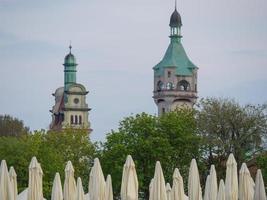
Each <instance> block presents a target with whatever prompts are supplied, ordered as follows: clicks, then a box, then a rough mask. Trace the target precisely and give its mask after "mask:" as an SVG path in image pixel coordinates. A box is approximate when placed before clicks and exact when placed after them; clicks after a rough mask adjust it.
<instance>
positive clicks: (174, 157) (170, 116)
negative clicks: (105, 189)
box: [100, 110, 200, 199]
mask: <svg viewBox="0 0 267 200" xmlns="http://www.w3.org/2000/svg"><path fill="white" fill-rule="evenodd" d="M195 130H196V124H195V120H194V113H193V111H192V110H177V112H172V113H166V114H164V115H163V116H161V117H156V116H151V115H148V114H145V113H142V114H138V115H136V116H130V117H127V118H125V119H124V120H122V121H121V122H120V126H119V129H118V131H112V132H111V133H109V134H108V136H107V141H106V142H105V143H104V144H102V148H103V149H102V151H101V155H100V156H101V159H102V168H103V171H104V172H106V174H107V173H110V174H111V176H112V179H113V189H114V193H115V195H116V196H118V195H119V192H120V183H121V178H122V169H123V164H124V162H125V159H126V156H127V155H128V154H131V155H132V157H133V159H134V161H135V164H136V170H137V174H138V180H139V188H140V192H141V194H144V196H145V197H146V199H147V197H148V188H149V187H148V186H149V183H150V180H151V179H152V178H153V175H154V168H155V163H156V161H160V162H161V163H162V167H163V170H164V174H165V177H166V179H167V181H171V177H172V174H173V171H174V168H175V167H178V168H179V169H180V170H181V172H182V173H183V174H185V173H188V169H189V164H190V161H191V159H192V158H194V157H195V158H198V157H199V156H200V152H199V148H198V147H199V143H200V140H199V137H197V136H196V134H195Z"/></svg>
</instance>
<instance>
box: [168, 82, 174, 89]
mask: <svg viewBox="0 0 267 200" xmlns="http://www.w3.org/2000/svg"><path fill="white" fill-rule="evenodd" d="M166 87H167V90H172V89H173V84H172V83H171V82H169V83H167V86H166Z"/></svg>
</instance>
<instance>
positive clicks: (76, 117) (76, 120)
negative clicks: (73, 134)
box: [75, 115, 78, 124]
mask: <svg viewBox="0 0 267 200" xmlns="http://www.w3.org/2000/svg"><path fill="white" fill-rule="evenodd" d="M75 124H78V116H77V115H75Z"/></svg>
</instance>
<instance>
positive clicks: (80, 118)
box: [79, 115, 82, 124]
mask: <svg viewBox="0 0 267 200" xmlns="http://www.w3.org/2000/svg"><path fill="white" fill-rule="evenodd" d="M79 124H82V116H81V115H79Z"/></svg>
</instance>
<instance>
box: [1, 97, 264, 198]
mask: <svg viewBox="0 0 267 200" xmlns="http://www.w3.org/2000/svg"><path fill="white" fill-rule="evenodd" d="M6 119H9V120H6ZM6 119H5V120H6V121H10V123H6V124H8V126H7V125H5V123H3V121H5V120H3V118H2V119H1V120H2V121H1V120H0V121H1V122H0V131H1V130H4V131H5V130H6V131H7V133H8V134H5V132H2V133H1V132H0V133H1V135H2V136H3V135H8V136H15V137H0V160H2V159H5V160H6V161H7V163H8V165H9V166H12V165H13V166H14V168H15V170H16V172H17V174H18V187H19V191H22V190H23V189H24V188H25V187H27V184H28V166H29V163H30V160H31V158H32V157H33V156H36V157H37V159H38V161H39V162H40V163H41V166H42V169H43V172H44V177H43V183H44V186H43V187H44V194H45V197H47V198H48V199H49V196H50V193H51V188H52V182H53V179H54V175H55V173H56V172H59V173H60V175H61V178H62V181H63V180H64V168H65V164H66V162H67V161H68V160H70V161H72V163H73V166H74V169H75V176H76V178H77V177H81V178H82V180H83V185H84V189H85V191H87V188H88V187H87V186H88V177H89V172H90V166H92V161H93V157H96V156H98V157H99V158H100V161H101V165H102V168H103V171H104V174H105V176H107V174H111V176H112V182H113V189H114V195H115V197H118V196H119V193H120V186H121V178H122V170H123V165H124V162H125V160H126V157H127V155H129V154H130V155H132V157H133V159H134V162H135V165H136V171H137V175H138V181H139V190H140V196H144V197H145V199H148V193H149V191H148V190H149V183H150V181H151V179H152V178H153V175H154V168H155V163H156V161H160V162H161V164H162V168H163V171H164V175H165V178H166V182H170V183H171V182H172V174H173V171H174V168H176V167H178V168H179V170H180V172H181V174H182V176H183V177H184V182H185V190H187V183H186V182H187V178H185V177H188V170H189V165H190V161H191V159H192V158H196V159H197V161H198V167H199V171H200V176H201V178H202V185H203V182H204V181H205V180H204V177H205V175H206V174H207V173H208V168H209V167H210V165H211V164H215V166H216V171H217V175H218V180H219V179H220V178H224V175H225V174H224V173H225V164H226V160H227V158H228V155H229V154H230V153H234V155H235V158H236V160H237V162H238V167H240V165H241V163H242V162H247V161H249V160H251V159H252V158H255V155H257V156H256V159H252V160H256V164H257V166H258V167H259V168H261V169H262V173H263V177H264V180H265V182H266V181H267V164H266V163H267V155H266V153H263V152H264V150H266V149H264V148H263V143H264V138H267V115H266V106H264V105H257V106H254V105H246V106H241V105H240V104H238V103H237V102H235V101H233V100H228V99H215V98H207V99H203V100H201V101H200V102H199V104H198V107H197V109H196V110H194V109H179V110H176V111H174V112H171V113H166V114H164V115H162V116H159V117H157V116H153V115H148V114H146V113H141V114H137V115H135V116H130V117H126V118H124V119H123V120H122V121H121V122H120V124H119V127H118V130H115V131H114V130H112V131H111V132H110V133H109V134H108V135H107V137H106V141H105V142H103V143H99V145H98V146H95V145H93V144H92V143H91V142H90V139H89V135H88V133H86V132H84V131H82V130H72V129H68V130H64V131H62V132H47V133H46V132H44V131H40V132H35V133H34V134H29V133H28V134H25V133H27V132H28V128H25V127H24V125H23V122H21V121H19V120H17V119H13V118H11V117H8V118H6ZM12 120H13V121H14V124H15V125H14V127H15V129H8V128H6V127H9V128H10V127H12V126H13V125H12V123H13V121H12ZM18 124H20V125H18ZM17 127H20V128H17ZM9 130H12V131H9ZM1 135H0V136H1ZM265 141H266V140H265ZM265 145H266V144H265ZM95 147H97V150H95Z"/></svg>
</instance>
